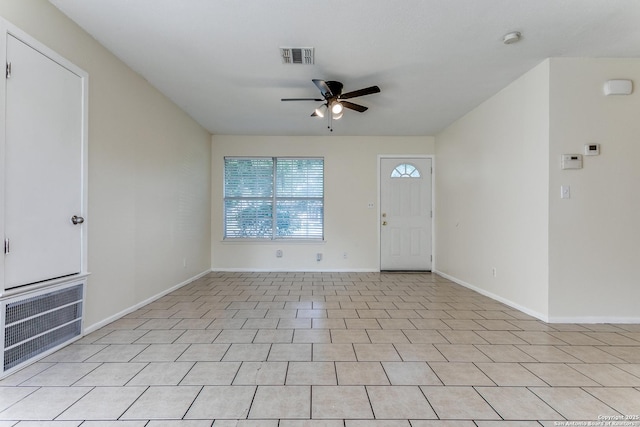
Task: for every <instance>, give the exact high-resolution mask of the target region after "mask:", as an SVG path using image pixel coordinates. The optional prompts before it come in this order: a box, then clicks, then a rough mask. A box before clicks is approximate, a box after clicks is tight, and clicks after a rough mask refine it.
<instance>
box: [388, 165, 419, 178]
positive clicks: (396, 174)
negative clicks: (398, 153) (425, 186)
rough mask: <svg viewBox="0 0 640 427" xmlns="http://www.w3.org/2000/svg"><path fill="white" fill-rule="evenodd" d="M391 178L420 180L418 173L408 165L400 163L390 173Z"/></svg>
mask: <svg viewBox="0 0 640 427" xmlns="http://www.w3.org/2000/svg"><path fill="white" fill-rule="evenodd" d="M391 178H420V171H419V170H418V169H417V168H416V167H415V166H413V165H412V164H410V163H402V164H399V165H398V166H396V167H395V169H394V170H393V171H392V172H391Z"/></svg>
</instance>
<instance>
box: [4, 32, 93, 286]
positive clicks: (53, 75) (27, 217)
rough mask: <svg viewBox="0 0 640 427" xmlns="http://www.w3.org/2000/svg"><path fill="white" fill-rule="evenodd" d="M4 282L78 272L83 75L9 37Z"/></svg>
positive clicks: (12, 283) (22, 282)
mask: <svg viewBox="0 0 640 427" xmlns="http://www.w3.org/2000/svg"><path fill="white" fill-rule="evenodd" d="M7 60H8V62H9V63H10V64H11V75H10V76H9V77H8V78H7V79H6V94H7V95H6V96H7V99H6V111H7V119H6V144H5V147H6V148H5V153H6V156H5V165H6V168H5V207H4V209H5V237H6V238H7V239H8V240H9V252H8V253H7V254H5V287H6V288H13V287H17V286H21V285H26V284H30V283H36V282H41V281H45V280H49V279H54V278H58V277H63V276H67V275H71V274H74V273H79V272H80V271H81V265H82V259H81V257H82V252H81V247H82V227H83V226H82V225H81V224H78V225H75V224H73V223H72V221H71V218H72V217H73V216H74V215H76V216H80V217H81V216H82V215H83V212H82V206H83V204H82V182H83V180H82V119H83V110H82V100H83V98H82V96H83V95H82V84H83V83H82V79H81V78H80V77H79V76H78V75H76V74H75V73H73V72H71V71H69V70H68V69H67V68H65V67H63V66H61V65H60V64H58V63H57V62H55V61H53V60H51V59H50V58H49V57H47V56H45V55H43V54H42V53H40V52H38V51H37V50H35V49H33V48H31V47H30V46H28V45H27V44H25V43H23V42H22V41H20V40H18V39H17V38H15V37H13V36H11V35H9V36H8V39H7Z"/></svg>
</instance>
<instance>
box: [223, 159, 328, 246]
mask: <svg viewBox="0 0 640 427" xmlns="http://www.w3.org/2000/svg"><path fill="white" fill-rule="evenodd" d="M224 237H225V239H234V238H258V239H323V237H324V159H321V158H276V157H273V158H238V157H226V158H225V161H224Z"/></svg>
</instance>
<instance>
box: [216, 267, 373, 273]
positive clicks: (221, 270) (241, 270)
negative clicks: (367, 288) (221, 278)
mask: <svg viewBox="0 0 640 427" xmlns="http://www.w3.org/2000/svg"><path fill="white" fill-rule="evenodd" d="M211 271H212V272H215V273H379V272H380V270H379V269H370V268H346V269H341V268H338V269H309V268H306V269H302V270H295V269H291V268H285V269H274V268H212V269H211Z"/></svg>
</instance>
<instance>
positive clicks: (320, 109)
mask: <svg viewBox="0 0 640 427" xmlns="http://www.w3.org/2000/svg"><path fill="white" fill-rule="evenodd" d="M315 112H316V116H318V117H324V115H325V113H326V112H327V104H322V105H321V106H319V107H318V108H316V111H315Z"/></svg>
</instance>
